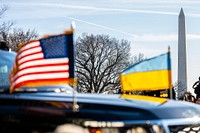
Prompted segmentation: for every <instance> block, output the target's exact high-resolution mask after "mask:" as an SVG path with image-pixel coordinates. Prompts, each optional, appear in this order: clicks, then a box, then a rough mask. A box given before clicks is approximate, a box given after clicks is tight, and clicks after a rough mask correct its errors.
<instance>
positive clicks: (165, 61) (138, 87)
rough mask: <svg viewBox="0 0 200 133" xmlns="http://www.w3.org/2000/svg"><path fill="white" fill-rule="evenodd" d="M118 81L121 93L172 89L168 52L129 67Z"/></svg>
mask: <svg viewBox="0 0 200 133" xmlns="http://www.w3.org/2000/svg"><path fill="white" fill-rule="evenodd" d="M120 80H121V85H122V90H123V91H143V90H150V91H152V90H163V89H170V88H172V79H171V60H170V52H167V53H165V54H161V55H159V56H156V57H153V58H150V59H147V60H144V61H141V62H138V63H136V64H133V65H131V66H130V67H128V68H127V69H125V70H124V71H123V72H122V73H121V76H120Z"/></svg>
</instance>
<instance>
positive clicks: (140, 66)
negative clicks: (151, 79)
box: [122, 52, 171, 75]
mask: <svg viewBox="0 0 200 133" xmlns="http://www.w3.org/2000/svg"><path fill="white" fill-rule="evenodd" d="M155 70H171V64H170V53H169V52H168V53H165V54H161V55H159V56H156V57H153V58H150V59H147V60H144V61H141V62H138V63H135V64H133V65H132V66H130V67H128V68H127V69H125V70H124V71H123V72H122V75H124V74H129V73H133V72H147V71H155Z"/></svg>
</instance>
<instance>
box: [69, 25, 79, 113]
mask: <svg viewBox="0 0 200 133" xmlns="http://www.w3.org/2000/svg"><path fill="white" fill-rule="evenodd" d="M75 28H76V25H75V22H74V21H72V23H71V30H73V31H74V30H75ZM72 45H74V44H72ZM74 51H75V50H74ZM74 63H75V61H74ZM73 80H74V79H73ZM78 109H79V106H78V104H77V97H76V85H75V83H73V112H78Z"/></svg>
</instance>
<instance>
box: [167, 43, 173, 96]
mask: <svg viewBox="0 0 200 133" xmlns="http://www.w3.org/2000/svg"><path fill="white" fill-rule="evenodd" d="M168 53H169V59H170V58H171V57H170V53H171V52H170V46H168ZM170 67H171V63H170ZM168 76H169V84H170V85H169V94H170V99H173V94H172V89H173V88H172V87H171V82H172V79H171V78H172V77H171V70H170V71H169V75H168Z"/></svg>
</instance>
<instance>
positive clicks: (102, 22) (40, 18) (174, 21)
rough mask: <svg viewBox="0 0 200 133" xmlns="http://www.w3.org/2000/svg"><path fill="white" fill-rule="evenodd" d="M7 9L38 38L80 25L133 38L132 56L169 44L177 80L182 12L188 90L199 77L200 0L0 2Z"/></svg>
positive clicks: (94, 31)
mask: <svg viewBox="0 0 200 133" xmlns="http://www.w3.org/2000/svg"><path fill="white" fill-rule="evenodd" d="M0 2H1V4H2V5H7V6H8V7H9V10H8V11H7V12H6V13H5V14H4V16H3V18H2V19H3V20H12V21H14V22H15V26H16V27H21V28H23V29H25V30H26V29H35V30H36V31H37V32H38V33H39V35H40V37H41V36H43V35H45V34H59V33H61V32H63V31H64V30H65V29H69V28H70V25H71V22H72V21H74V22H75V24H76V32H75V38H77V37H78V36H80V35H81V34H82V33H88V34H106V35H109V36H110V37H115V38H117V39H119V40H121V39H126V40H128V41H130V42H131V47H132V49H131V51H132V54H133V55H137V54H138V53H142V54H144V56H146V57H148V58H150V57H154V56H157V55H159V54H162V53H165V52H167V48H168V46H170V48H171V59H172V80H173V83H175V81H177V65H178V62H177V59H178V57H177V56H178V54H177V52H178V51H177V50H178V49H177V48H178V47H177V46H178V42H177V39H178V36H177V34H178V14H179V12H180V9H181V8H183V10H184V13H185V17H186V33H187V65H188V90H189V91H191V92H193V90H192V89H191V86H192V84H193V83H194V82H195V81H196V80H197V79H198V77H199V76H200V8H199V7H200V1H199V0H98V1H97V0H96V1H94V0H43V1H41V0H34V1H26V0H15V1H14V0H0Z"/></svg>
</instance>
